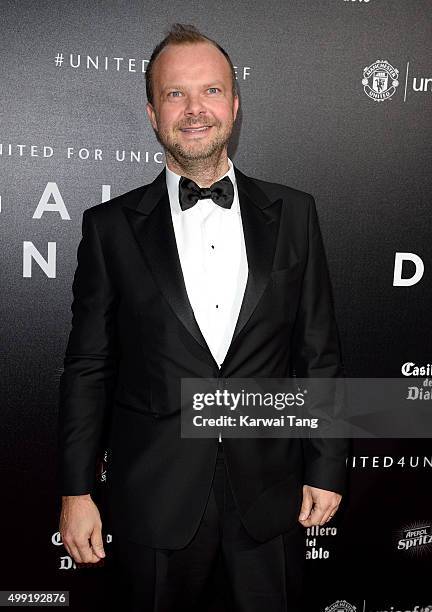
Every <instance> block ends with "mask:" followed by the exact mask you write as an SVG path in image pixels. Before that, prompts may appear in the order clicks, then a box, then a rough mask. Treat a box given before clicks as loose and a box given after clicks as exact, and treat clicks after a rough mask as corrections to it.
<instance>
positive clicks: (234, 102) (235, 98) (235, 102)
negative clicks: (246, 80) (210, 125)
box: [233, 94, 240, 121]
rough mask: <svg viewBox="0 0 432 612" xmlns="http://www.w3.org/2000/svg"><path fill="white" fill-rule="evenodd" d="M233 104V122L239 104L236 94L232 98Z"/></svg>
mask: <svg viewBox="0 0 432 612" xmlns="http://www.w3.org/2000/svg"><path fill="white" fill-rule="evenodd" d="M233 104H234V121H235V120H236V117H237V111H238V108H239V104H240V100H239V97H238V94H237V95H235V96H234V101H233Z"/></svg>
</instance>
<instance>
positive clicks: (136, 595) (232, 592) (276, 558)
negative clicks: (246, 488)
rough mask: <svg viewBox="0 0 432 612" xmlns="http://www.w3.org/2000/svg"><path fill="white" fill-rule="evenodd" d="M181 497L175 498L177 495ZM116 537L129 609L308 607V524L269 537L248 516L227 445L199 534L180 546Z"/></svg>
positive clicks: (121, 592) (120, 599)
mask: <svg viewBox="0 0 432 612" xmlns="http://www.w3.org/2000/svg"><path fill="white" fill-rule="evenodd" d="M173 503H175V500H173ZM112 535H113V541H112V554H113V559H112V561H113V572H112V574H111V577H110V585H109V589H110V591H111V593H112V602H114V601H116V602H117V603H116V605H117V606H119V607H118V609H122V610H125V611H128V612H183V611H185V612H186V611H187V612H194V611H196V612H301V609H302V608H301V599H302V596H301V593H302V582H303V573H304V560H305V535H304V528H303V527H302V526H301V525H300V524H298V525H296V526H295V527H294V528H293V529H292V530H290V531H289V532H287V533H284V534H281V535H279V536H277V537H275V538H273V539H271V540H268V541H266V542H264V543H260V542H257V541H256V540H254V539H252V538H251V537H250V536H249V535H248V533H247V532H246V530H245V528H244V527H243V525H242V522H241V520H240V516H239V513H238V511H237V508H236V505H235V502H234V498H233V496H232V492H231V487H230V485H229V479H228V475H227V472H226V467H225V463H224V459H223V448H222V444H220V445H219V452H218V459H217V463H216V469H215V474H214V478H213V483H212V488H211V492H210V496H209V499H208V503H207V506H206V509H205V512H204V515H203V518H202V520H201V523H200V526H199V528H198V531H197V533H196V534H195V536H194V538H193V539H192V541H191V542H190V543H189V544H188V546H186V547H185V548H183V549H180V550H166V549H164V550H159V549H153V548H148V547H145V546H141V545H139V544H137V543H134V542H131V541H128V540H125V539H121V538H119V537H118V536H117V535H116V534H115V533H113V534H112Z"/></svg>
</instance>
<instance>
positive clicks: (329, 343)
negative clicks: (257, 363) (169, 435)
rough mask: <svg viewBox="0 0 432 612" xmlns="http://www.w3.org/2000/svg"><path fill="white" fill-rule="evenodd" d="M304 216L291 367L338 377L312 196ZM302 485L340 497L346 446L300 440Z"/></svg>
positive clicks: (299, 373)
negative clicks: (305, 243)
mask: <svg viewBox="0 0 432 612" xmlns="http://www.w3.org/2000/svg"><path fill="white" fill-rule="evenodd" d="M309 197H310V203H309V214H308V229H307V240H308V255H307V263H306V267H305V271H304V276H303V284H302V292H301V297H300V303H299V308H298V312H297V315H296V320H295V324H294V330H293V336H292V338H293V343H292V354H293V366H294V370H295V375H296V377H298V378H334V377H343V376H344V371H343V364H342V357H341V350H340V340H339V333H338V329H337V325H336V320H335V314H334V305H333V296H332V289H331V283H330V277H329V272H328V267H327V260H326V255H325V251H324V245H323V240H322V236H321V231H320V227H319V222H318V216H317V211H316V205H315V200H314V198H313V197H312V196H309ZM302 445H303V456H304V464H305V471H304V484H307V485H310V486H314V487H318V488H320V489H326V490H328V491H335V492H337V493H341V494H342V493H343V492H344V490H345V486H346V459H347V456H348V452H349V440H346V439H342V438H331V439H330V438H320V437H310V438H302Z"/></svg>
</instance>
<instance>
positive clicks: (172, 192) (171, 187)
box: [165, 157, 238, 214]
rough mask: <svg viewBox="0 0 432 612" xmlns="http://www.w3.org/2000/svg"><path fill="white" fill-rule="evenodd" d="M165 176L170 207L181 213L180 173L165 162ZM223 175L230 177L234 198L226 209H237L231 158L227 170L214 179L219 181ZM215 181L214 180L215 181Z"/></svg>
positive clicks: (235, 186)
mask: <svg viewBox="0 0 432 612" xmlns="http://www.w3.org/2000/svg"><path fill="white" fill-rule="evenodd" d="M165 176H166V185H167V189H168V195H169V199H170V203H171V209H172V211H173V212H174V213H176V214H180V213H182V212H183V211H182V209H181V208H180V202H179V198H178V188H179V187H178V185H179V181H180V178H181V175H180V174H177V173H176V172H173V171H172V170H171V169H170V168H168V166H167V165H166V164H165ZM224 176H229V178H230V179H231V182H232V184H233V186H234V200H233V203H232V206H231V209H228V210H237V204H236V202H237V200H238V197H237V181H236V176H235V172H234V164H233V163H232V161H231V159H230V158H229V157H228V170H227V172H225V174H223V175H222V176H220V177H219V178H217V179H216V181H220V180H221V179H222V178H223V177H224ZM216 181H215V182H216Z"/></svg>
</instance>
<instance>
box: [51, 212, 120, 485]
mask: <svg viewBox="0 0 432 612" xmlns="http://www.w3.org/2000/svg"><path fill="white" fill-rule="evenodd" d="M77 262H78V265H77V268H76V270H75V275H74V279H73V284H72V293H73V301H72V306H71V310H72V329H71V331H70V334H69V340H68V343H67V348H66V353H65V357H64V369H63V373H62V375H61V378H60V385H59V413H58V450H59V471H58V476H59V484H60V489H61V495H83V494H87V493H91V492H92V491H93V488H94V485H95V475H96V458H97V453H98V445H99V442H100V439H101V434H102V428H103V421H104V417H105V412H106V407H107V404H108V399H109V397H110V395H111V393H112V390H113V384H114V382H115V378H116V373H117V359H116V347H115V312H116V304H117V298H116V292H115V289H114V287H113V285H112V283H111V281H110V278H109V276H108V273H107V269H106V265H105V260H104V254H103V251H102V244H101V240H100V237H99V235H98V230H97V227H96V225H95V221H94V215H91V214H89V211H88V210H86V211H84V214H83V218H82V238H81V241H80V244H79V246H78V252H77Z"/></svg>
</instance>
